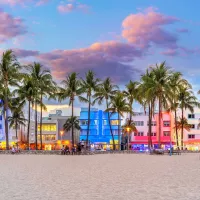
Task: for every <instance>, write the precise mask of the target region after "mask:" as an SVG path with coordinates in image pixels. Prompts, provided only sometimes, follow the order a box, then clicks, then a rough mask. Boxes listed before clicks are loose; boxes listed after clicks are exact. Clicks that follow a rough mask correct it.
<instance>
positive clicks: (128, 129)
mask: <svg viewBox="0 0 200 200" xmlns="http://www.w3.org/2000/svg"><path fill="white" fill-rule="evenodd" d="M126 130H127V132H128V141H127V150H129V131H130V128H129V127H127V128H126Z"/></svg>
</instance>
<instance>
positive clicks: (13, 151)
mask: <svg viewBox="0 0 200 200" xmlns="http://www.w3.org/2000/svg"><path fill="white" fill-rule="evenodd" d="M14 153H16V150H15V147H14V146H13V147H12V154H14Z"/></svg>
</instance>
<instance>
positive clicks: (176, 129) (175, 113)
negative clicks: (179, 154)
mask: <svg viewBox="0 0 200 200" xmlns="http://www.w3.org/2000/svg"><path fill="white" fill-rule="evenodd" d="M174 115H175V131H176V146H177V147H178V146H179V145H178V127H177V112H176V109H175V111H174Z"/></svg>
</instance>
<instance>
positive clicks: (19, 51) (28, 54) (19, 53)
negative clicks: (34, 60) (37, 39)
mask: <svg viewBox="0 0 200 200" xmlns="http://www.w3.org/2000/svg"><path fill="white" fill-rule="evenodd" d="M13 52H14V54H15V55H16V56H17V57H18V58H26V57H31V56H38V55H39V51H33V50H25V49H13Z"/></svg>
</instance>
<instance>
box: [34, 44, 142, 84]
mask: <svg viewBox="0 0 200 200" xmlns="http://www.w3.org/2000/svg"><path fill="white" fill-rule="evenodd" d="M140 57H142V52H141V51H140V50H138V49H137V48H135V47H134V46H132V45H130V44H125V43H118V42H114V41H110V42H105V43H94V44H92V45H91V46H90V47H88V48H82V49H73V50H55V51H52V52H49V53H42V54H40V55H39V56H37V58H38V59H39V60H41V62H43V64H44V65H46V66H50V68H51V70H52V73H53V75H54V76H55V77H56V78H57V79H63V78H64V77H65V76H66V75H67V74H68V73H70V72H73V71H76V72H78V73H79V74H80V75H81V76H84V74H85V72H86V71H88V70H89V69H91V70H93V71H94V72H95V73H96V74H98V75H100V76H101V78H104V77H107V76H110V77H113V78H114V79H115V80H117V81H128V80H130V79H131V78H132V77H134V76H136V73H137V72H139V71H140V70H139V69H138V68H136V67H134V66H133V64H130V63H131V62H132V61H134V59H135V58H140Z"/></svg>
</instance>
